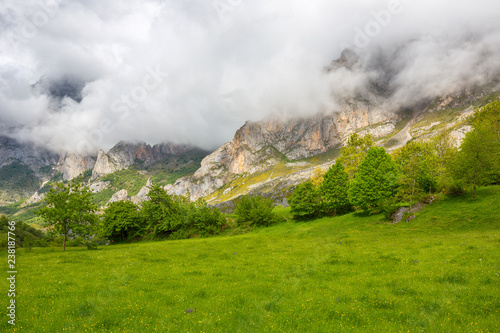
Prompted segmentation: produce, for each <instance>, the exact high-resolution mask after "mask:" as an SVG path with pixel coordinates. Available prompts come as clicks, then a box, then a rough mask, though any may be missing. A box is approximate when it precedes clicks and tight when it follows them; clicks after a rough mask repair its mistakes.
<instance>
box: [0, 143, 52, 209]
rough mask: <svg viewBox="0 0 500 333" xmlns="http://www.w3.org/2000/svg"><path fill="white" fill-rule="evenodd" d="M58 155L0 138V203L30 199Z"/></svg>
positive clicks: (50, 169)
mask: <svg viewBox="0 0 500 333" xmlns="http://www.w3.org/2000/svg"><path fill="white" fill-rule="evenodd" d="M58 159H59V156H58V155H57V154H54V153H53V152H51V151H49V150H47V149H45V148H42V147H39V146H37V145H36V144H34V143H21V142H19V141H16V140H14V139H11V138H8V137H5V136H0V204H7V203H13V202H16V201H18V200H21V199H23V198H25V197H27V196H31V195H32V194H33V192H34V191H36V190H37V189H38V188H39V187H40V186H41V184H42V182H43V181H44V180H47V179H49V178H50V177H51V176H52V175H53V173H54V171H53V169H52V168H53V166H54V165H56V163H57V161H58Z"/></svg>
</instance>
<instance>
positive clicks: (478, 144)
mask: <svg viewBox="0 0 500 333" xmlns="http://www.w3.org/2000/svg"><path fill="white" fill-rule="evenodd" d="M488 139H489V138H488V136H487V133H485V132H484V131H482V130H479V129H474V130H473V131H471V132H469V133H467V134H466V135H465V138H464V141H463V142H462V146H461V147H460V151H459V152H458V154H457V158H456V160H455V163H454V169H453V170H454V175H455V179H457V180H459V181H462V182H463V183H465V184H466V185H470V186H472V188H473V190H472V196H473V197H474V198H475V197H476V187H477V186H479V185H483V184H485V183H488V180H490V179H491V178H490V176H491V171H492V170H493V165H492V159H491V155H492V154H493V152H492V150H491V146H490V145H489V144H488Z"/></svg>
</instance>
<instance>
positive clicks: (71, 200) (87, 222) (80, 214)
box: [37, 179, 98, 251]
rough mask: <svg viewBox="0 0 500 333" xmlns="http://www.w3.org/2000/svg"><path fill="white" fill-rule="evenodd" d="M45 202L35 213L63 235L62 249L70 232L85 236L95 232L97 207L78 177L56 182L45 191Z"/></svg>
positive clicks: (64, 248)
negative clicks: (67, 181) (64, 181)
mask: <svg viewBox="0 0 500 333" xmlns="http://www.w3.org/2000/svg"><path fill="white" fill-rule="evenodd" d="M45 203H46V205H45V207H43V208H41V209H39V210H38V211H37V214H38V215H40V216H41V217H43V218H44V220H45V221H46V223H47V226H49V227H51V228H52V229H53V230H54V231H55V232H57V233H58V234H59V235H61V236H63V251H65V250H66V239H67V237H68V236H69V235H70V234H73V235H78V236H83V237H86V236H91V235H92V234H93V233H94V232H95V230H94V227H95V225H96V224H97V221H98V218H97V216H96V215H95V211H96V210H97V207H96V206H95V205H94V203H93V202H92V193H91V192H90V191H89V189H88V187H86V186H84V185H83V184H82V183H81V182H80V180H79V179H74V180H72V181H70V182H69V183H68V184H63V183H57V184H56V185H55V187H54V188H51V189H50V190H49V192H48V193H47V196H46V197H45Z"/></svg>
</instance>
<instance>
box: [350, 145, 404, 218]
mask: <svg viewBox="0 0 500 333" xmlns="http://www.w3.org/2000/svg"><path fill="white" fill-rule="evenodd" d="M396 174H397V173H396V167H395V165H394V162H393V161H392V159H391V157H390V156H389V155H388V154H387V152H386V151H385V149H384V148H377V147H374V148H370V150H369V151H368V153H367V154H366V157H365V159H364V160H363V162H362V163H361V165H360V166H359V169H358V173H357V174H356V175H355V176H354V179H353V180H352V182H351V186H350V187H349V191H348V193H349V200H350V202H351V203H352V205H353V206H355V207H359V208H360V209H362V210H365V211H368V210H373V209H375V208H376V207H377V206H378V204H379V203H380V202H381V201H382V200H383V199H386V198H389V197H391V196H393V195H394V192H395V188H396Z"/></svg>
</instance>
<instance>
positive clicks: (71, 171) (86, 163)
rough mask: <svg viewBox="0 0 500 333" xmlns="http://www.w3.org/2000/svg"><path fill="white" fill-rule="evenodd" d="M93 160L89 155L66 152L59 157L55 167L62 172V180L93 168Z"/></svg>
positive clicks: (69, 178)
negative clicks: (66, 153)
mask: <svg viewBox="0 0 500 333" xmlns="http://www.w3.org/2000/svg"><path fill="white" fill-rule="evenodd" d="M95 162H96V161H95V159H94V158H92V157H90V156H82V155H77V154H68V155H63V156H61V157H60V159H59V162H58V163H57V166H56V169H57V170H58V171H60V172H61V173H62V175H63V179H64V180H71V179H74V178H76V177H78V176H80V175H81V174H83V173H84V172H85V171H87V170H91V169H93V168H94V165H95Z"/></svg>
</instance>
